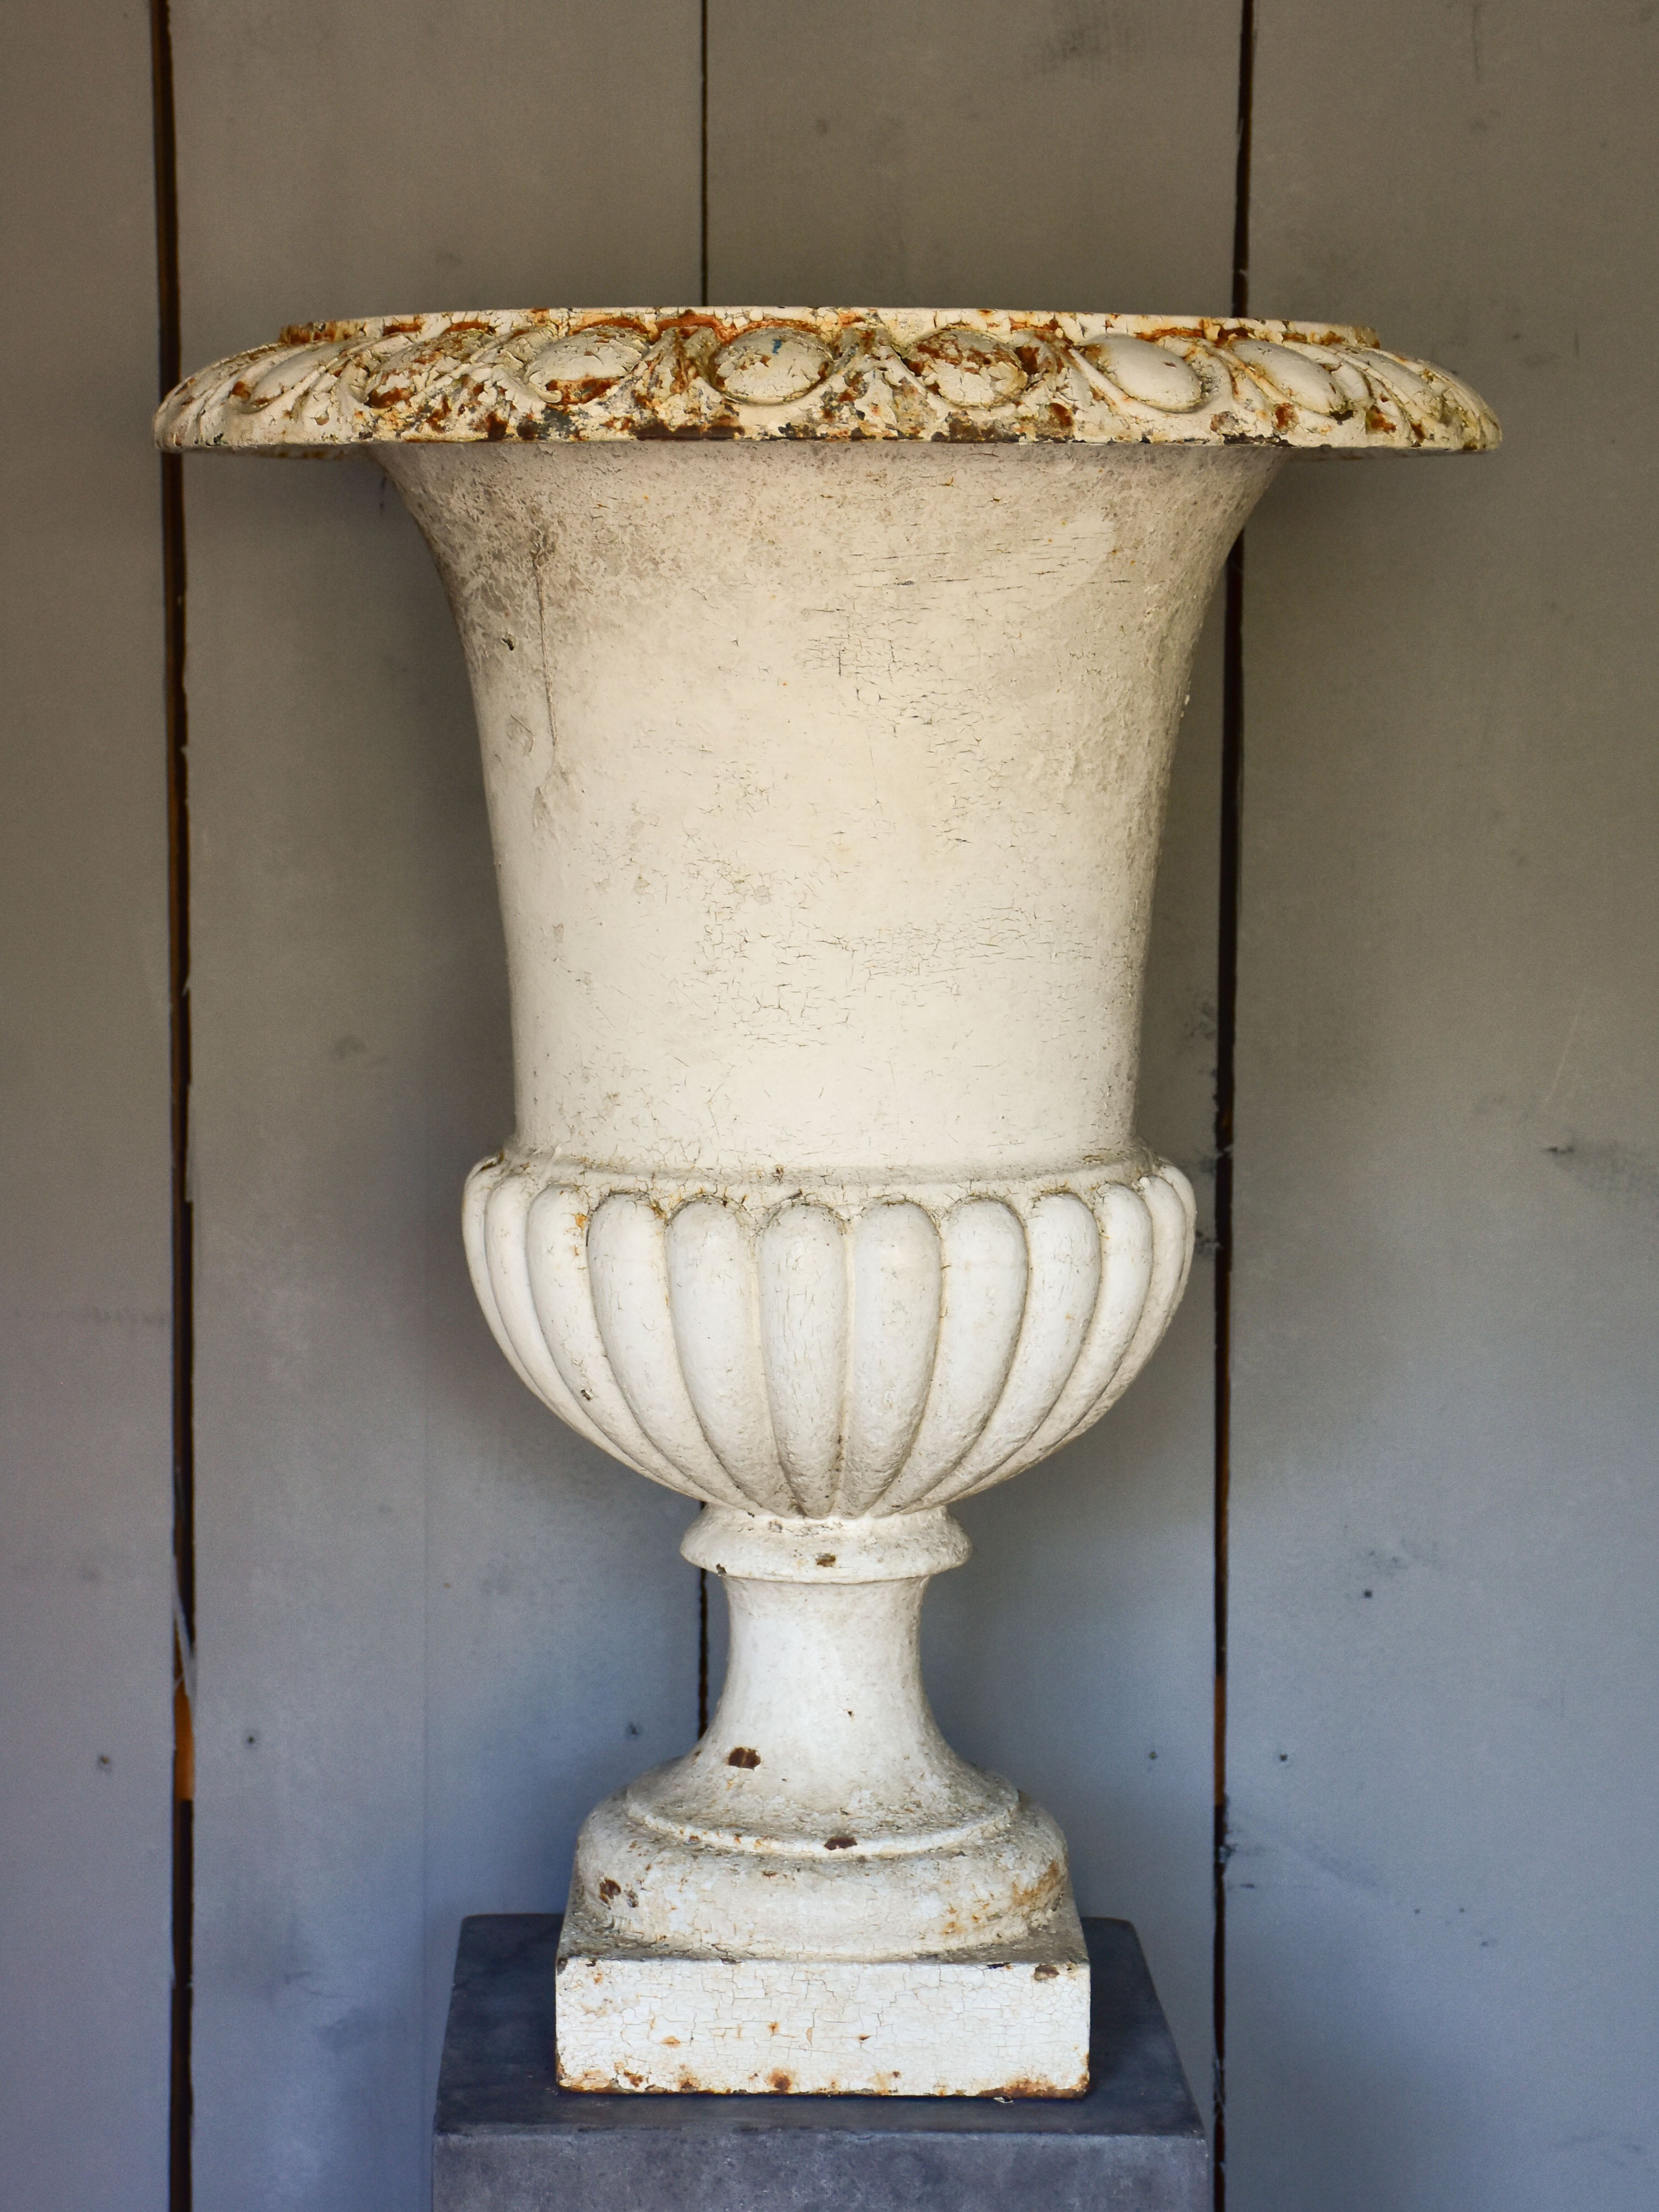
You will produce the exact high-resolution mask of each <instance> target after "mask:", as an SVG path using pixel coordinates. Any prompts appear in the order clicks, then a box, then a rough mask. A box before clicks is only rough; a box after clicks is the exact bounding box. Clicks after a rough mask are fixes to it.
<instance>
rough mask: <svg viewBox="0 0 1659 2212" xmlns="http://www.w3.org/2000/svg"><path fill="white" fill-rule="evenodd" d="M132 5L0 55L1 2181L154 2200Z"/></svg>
mask: <svg viewBox="0 0 1659 2212" xmlns="http://www.w3.org/2000/svg"><path fill="white" fill-rule="evenodd" d="M151 164H152V152H151V141H150V71H149V29H148V26H147V24H146V22H145V20H144V17H143V13H142V12H141V11H140V10H138V9H110V8H107V7H102V6H98V5H95V4H92V0H64V4H63V5H62V6H61V7H58V8H57V9H53V10H52V12H51V14H50V15H49V14H48V13H47V11H46V10H45V9H35V10H33V11H32V12H31V13H29V14H28V15H23V14H21V13H20V12H18V11H14V13H13V15H12V17H11V18H10V19H9V22H8V26H7V40H6V66H5V69H4V70H3V71H0V178H3V191H0V204H3V206H4V209H5V210H6V220H5V223H4V226H3V246H0V252H3V257H4V260H3V266H4V272H5V273H4V281H5V295H6V303H7V308H8V311H9V316H10V325H9V339H10V344H11V349H12V351H11V359H12V362H13V371H12V378H11V384H12V389H13V391H14V392H15V393H16V394H17V396H18V399H19V403H20V404H18V406H17V408H16V410H15V415H14V417H13V420H12V422H11V425H10V427H9V430H8V433H7V435H6V437H5V439H4V441H3V444H0V483H3V490H0V515H3V518H4V523H3V532H0V545H3V554H0V558H3V569H0V574H3V585H0V640H3V643H0V670H3V684H0V699H3V702H4V704H3V713H4V717H5V732H4V736H3V739H0V1130H3V1133H4V1137H3V1143H0V1275H3V1279H4V1290H3V1294H0V1295H3V1303H4V1312H5V1320H4V1324H3V1328H0V1530H3V1536H0V1561H3V1571H0V2204H3V2205H4V2206H6V2207H8V2208H10V2207H15V2208H16V2212H91V2208H98V2212H103V2208H105V2207H107V2208H109V2209H110V2212H116V2208H118V2207H125V2206H129V2205H131V2206H133V2207H137V2208H142V2212H159V2208H160V2207H161V2205H162V2204H163V2203H165V2202H166V2198H167V2074H168V2016H169V2009H170V1969H171V1962H172V1954H171V1936H170V1928H171V1877H170V1872H169V1863H170V1857H171V1846H172V1805H173V1756H172V1751H173V1715H172V1690H173V1650H172V1640H173V1598H172V1591H173V1548H172V1528H173V1498H172V1444H171V1423H172V1387H173V1386H172V1376H173V1362H172V1353H171V1349H170V1344H169V1334H168V1301H169V1295H170V1280H171V1273H172V1246H171V1188H172V1175H171V1164H170V1152H169V1140H168V1073H167V1003H168V1001H167V747H166V741H165V735H164V725H163V719H162V702H163V683H162V631H161V528H160V506H159V495H158V491H157V473H156V460H155V454H154V453H152V452H150V451H149V433H148V425H149V416H150V413H151V411H152V410H153V409H154V407H155V388H156V336H155V334H156V308H155V228H154V216H153V212H152V203H151V192H150V185H151Z"/></svg>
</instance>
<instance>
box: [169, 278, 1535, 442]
mask: <svg viewBox="0 0 1659 2212" xmlns="http://www.w3.org/2000/svg"><path fill="white" fill-rule="evenodd" d="M155 435H156V440H157V442H158V444H160V445H161V447H163V448H164V449H165V450H167V451H169V452H174V453H183V452H189V451H211V450H238V451H246V452H253V453H258V452H268V453H271V452H285V453H325V452H328V451H331V450H337V449H340V448H347V449H350V448H353V447H369V448H373V447H376V446H386V445H388V444H400V443H412V444H422V445H460V446H466V445H478V444H499V443H503V442H507V441H514V442H523V443H526V444H529V445H540V444H549V443H550V444H586V443H628V442H630V441H632V442H641V441H655V440H659V439H673V440H683V441H690V442H693V443H703V442H721V441H736V442H751V443H752V442H757V441H761V442H763V441H776V440H785V441H809V442H818V443H826V444H829V445H848V444H853V443H864V442H866V441H924V442H934V441H944V442H948V443H957V444H978V445H990V446H1003V445H1048V446H1062V447H1063V446H1079V445H1088V446H1096V445H1132V446H1136V445H1138V446H1166V445H1181V446H1199V447H1204V446H1237V445H1254V446H1263V447H1278V448H1280V449H1282V450H1285V451H1287V452H1290V453H1362V452H1379V453H1388V452H1395V453H1415V452H1438V453H1479V452H1483V451H1488V450H1490V449H1491V448H1492V447H1495V446H1496V445H1497V444H1498V442H1499V439H1500V436H1501V432H1500V430H1499V428H1498V422H1497V418H1496V417H1495V416H1494V415H1493V414H1492V410H1491V409H1490V408H1489V407H1487V405H1486V403H1485V401H1484V400H1482V399H1481V398H1480V397H1479V395H1478V394H1477V393H1475V392H1474V391H1472V390H1471V389H1470V388H1469V386H1468V385H1466V384H1464V383H1463V382H1462V380H1460V379H1459V378H1457V377H1456V376H1455V375H1452V374H1449V372H1447V371H1445V370H1443V369H1439V368H1435V367H1434V366H1433V365H1432V364H1431V363H1429V362H1423V361H1419V360H1414V359H1413V358H1411V357H1409V356H1406V355H1402V354H1395V353H1390V352H1389V351H1387V350H1385V349H1383V346H1382V345H1381V343H1380V342H1379V340H1378V338H1377V335H1376V331H1373V330H1371V329H1370V328H1368V327H1366V326H1365V325H1358V324H1337V323H1327V322H1317V321H1311V320H1299V321H1298V320H1290V321H1285V320H1274V319H1264V318H1261V317H1242V316H1206V315H1142V314H1116V313H1096V312H1092V311H1081V310H1079V311H1038V310H1036V309H1031V310H1025V309H1018V310H1016V309H1006V310H1005V309H991V308H910V307H905V308H898V307H539V308H525V309H478V310H454V311H446V312H441V313H411V314H402V315H374V316H363V317H358V318H355V319H345V320H339V321H329V322H318V323H302V324H295V325H289V327H288V328H286V329H285V330H284V331H283V332H282V334H281V337H279V338H278V339H277V340H276V342H275V343H271V344H268V345H264V346H258V347H255V348H253V349H251V350H249V351H246V352H243V353H238V354H234V355H231V356H228V357H227V358H226V359H225V360H222V361H220V362H214V363H213V364H212V365H211V366H210V367H208V368H204V369H201V370H199V371H197V374H195V375H194V376H191V377H190V378H189V379H187V380H186V381H185V383H183V384H181V385H179V386H178V387H177V389H176V390H174V391H173V392H171V393H169V395H168V397H167V398H166V399H165V400H164V401H163V403H162V404H161V410H160V411H159V412H158V414H157V416H156V419H155Z"/></svg>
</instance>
